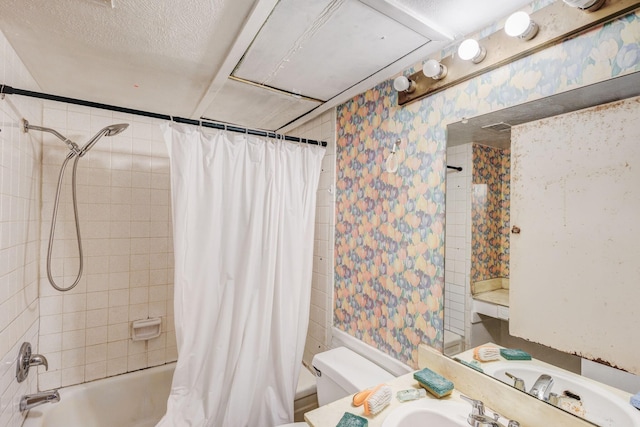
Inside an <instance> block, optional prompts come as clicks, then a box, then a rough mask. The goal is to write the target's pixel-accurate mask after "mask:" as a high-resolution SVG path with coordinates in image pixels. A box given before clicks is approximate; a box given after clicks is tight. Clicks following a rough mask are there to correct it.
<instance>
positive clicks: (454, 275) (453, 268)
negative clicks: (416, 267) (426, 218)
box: [444, 144, 473, 338]
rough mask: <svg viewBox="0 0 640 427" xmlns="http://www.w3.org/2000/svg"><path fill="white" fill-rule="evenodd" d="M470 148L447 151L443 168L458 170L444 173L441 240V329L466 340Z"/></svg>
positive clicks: (469, 240)
mask: <svg viewBox="0 0 640 427" xmlns="http://www.w3.org/2000/svg"><path fill="white" fill-rule="evenodd" d="M472 160H473V159H472V144H464V145H458V146H455V147H448V148H447V164H448V165H451V166H462V171H461V172H456V171H453V170H452V171H448V172H447V209H446V236H445V302H444V307H445V309H444V317H445V320H444V321H445V329H447V330H449V331H451V332H455V333H456V334H458V335H460V336H461V337H465V338H468V337H469V335H470V331H468V330H467V329H468V327H469V325H467V324H466V322H465V313H466V310H465V307H466V306H467V304H469V302H468V301H467V300H468V299H469V298H470V295H471V290H470V279H469V277H470V276H469V275H470V272H471V196H470V195H471V193H470V192H471V188H472V187H471V180H472Z"/></svg>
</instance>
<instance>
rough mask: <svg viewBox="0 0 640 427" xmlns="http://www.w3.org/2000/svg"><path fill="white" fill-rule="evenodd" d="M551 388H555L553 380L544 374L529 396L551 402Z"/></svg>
mask: <svg viewBox="0 0 640 427" xmlns="http://www.w3.org/2000/svg"><path fill="white" fill-rule="evenodd" d="M551 387H553V378H551V376H549V375H547V374H542V375H540V376H539V377H538V379H537V380H536V382H535V384H534V385H533V387H531V390H530V391H529V394H531V395H532V396H535V397H537V398H538V399H540V400H544V401H545V402H546V401H548V400H549V394H550V393H551Z"/></svg>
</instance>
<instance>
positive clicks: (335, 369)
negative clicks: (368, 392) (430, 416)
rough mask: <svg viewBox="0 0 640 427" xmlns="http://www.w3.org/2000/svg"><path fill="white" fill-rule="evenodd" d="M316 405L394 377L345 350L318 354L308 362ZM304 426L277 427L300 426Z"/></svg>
mask: <svg viewBox="0 0 640 427" xmlns="http://www.w3.org/2000/svg"><path fill="white" fill-rule="evenodd" d="M311 363H312V365H313V369H314V370H315V371H316V388H317V393H318V404H319V405H320V406H323V405H326V404H328V403H331V402H333V401H334V400H338V399H342V398H343V397H346V396H349V395H352V394H354V393H357V392H359V391H361V390H365V389H367V388H370V387H373V386H376V385H378V384H380V383H385V382H388V381H391V380H392V379H394V378H395V377H394V376H393V375H392V374H390V373H389V372H387V371H385V370H384V369H382V368H381V367H379V366H378V365H376V364H375V363H373V362H370V361H369V360H368V359H365V358H364V357H362V356H360V355H359V354H357V353H354V352H353V351H351V350H349V349H348V348H345V347H338V348H334V349H332V350H329V351H325V352H323V353H318V354H316V355H315V356H314V357H313V360H312V362H311ZM306 425H307V423H293V424H284V425H281V426H278V427H294V426H295V427H302V426H306Z"/></svg>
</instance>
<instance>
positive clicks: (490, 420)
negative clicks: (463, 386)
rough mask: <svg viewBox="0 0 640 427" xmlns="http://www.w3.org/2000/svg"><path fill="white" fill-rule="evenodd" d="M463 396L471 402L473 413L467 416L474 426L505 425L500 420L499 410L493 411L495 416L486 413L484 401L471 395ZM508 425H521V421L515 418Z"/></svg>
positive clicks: (515, 426) (496, 426)
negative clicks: (472, 397)
mask: <svg viewBox="0 0 640 427" xmlns="http://www.w3.org/2000/svg"><path fill="white" fill-rule="evenodd" d="M460 397H461V398H463V399H464V400H466V401H467V402H469V403H471V413H470V414H469V416H468V417H467V423H469V425H470V426H472V427H505V426H504V425H503V424H500V423H499V422H498V420H499V419H500V415H499V414H498V413H497V412H494V413H493V417H490V416H488V415H485V413H484V403H482V401H480V400H476V399H471V398H470V397H467V396H464V395H462V394H461V395H460ZM507 427H520V423H518V422H517V421H515V420H509V423H508V424H507Z"/></svg>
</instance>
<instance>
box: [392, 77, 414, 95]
mask: <svg viewBox="0 0 640 427" xmlns="http://www.w3.org/2000/svg"><path fill="white" fill-rule="evenodd" d="M409 86H411V84H410V83H409V79H408V78H406V77H405V76H398V77H396V78H395V80H394V81H393V88H394V89H395V90H397V91H398V92H404V91H405V90H407V89H409Z"/></svg>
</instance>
